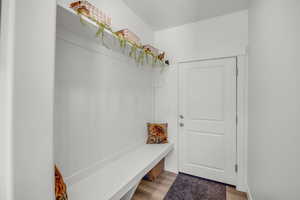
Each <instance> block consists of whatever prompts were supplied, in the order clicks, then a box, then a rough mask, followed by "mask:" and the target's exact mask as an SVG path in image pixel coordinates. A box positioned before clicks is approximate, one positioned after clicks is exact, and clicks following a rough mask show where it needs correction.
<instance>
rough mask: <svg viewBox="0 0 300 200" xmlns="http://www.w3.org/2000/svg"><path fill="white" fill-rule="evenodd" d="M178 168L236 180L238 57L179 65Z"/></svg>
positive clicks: (200, 175)
mask: <svg viewBox="0 0 300 200" xmlns="http://www.w3.org/2000/svg"><path fill="white" fill-rule="evenodd" d="M178 120H179V171H180V172H183V173H187V174H191V175H194V176H199V177H202V178H207V179H210V180H215V181H219V182H223V183H227V184H232V185H235V184H236V172H235V164H236V58H226V59H219V60H207V61H198V62H191V63H184V64H180V65H179V116H178Z"/></svg>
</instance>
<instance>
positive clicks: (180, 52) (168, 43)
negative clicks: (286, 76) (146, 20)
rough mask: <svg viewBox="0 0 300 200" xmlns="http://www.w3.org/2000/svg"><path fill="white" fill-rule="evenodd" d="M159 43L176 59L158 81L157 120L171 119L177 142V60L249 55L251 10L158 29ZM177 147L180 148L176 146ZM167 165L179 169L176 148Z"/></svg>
mask: <svg viewBox="0 0 300 200" xmlns="http://www.w3.org/2000/svg"><path fill="white" fill-rule="evenodd" d="M155 43H156V46H158V47H160V48H161V49H163V50H165V51H166V52H167V53H168V55H169V56H170V58H171V59H172V61H173V65H172V66H171V68H170V70H169V71H168V72H167V73H164V74H161V76H160V78H158V80H157V83H156V87H157V88H156V112H155V113H156V120H158V121H166V120H167V121H168V123H169V124H170V126H169V135H170V140H171V141H172V142H175V143H176V142H177V119H178V113H177V108H178V102H177V95H178V94H177V85H178V82H177V81H178V80H177V65H176V62H177V61H181V60H189V59H203V58H216V57H223V56H233V55H234V56H236V55H241V54H245V50H246V46H247V44H248V12H247V11H240V12H237V13H233V14H230V15H225V16H221V17H216V18H213V19H208V20H204V21H199V22H196V23H191V24H186V25H183V26H179V27H175V28H171V29H166V30H162V31H158V32H156V33H155ZM176 150H177V149H176ZM166 168H167V169H168V170H171V171H175V172H176V171H177V170H178V167H177V154H176V151H175V152H173V153H172V155H171V156H169V157H168V158H167V165H166Z"/></svg>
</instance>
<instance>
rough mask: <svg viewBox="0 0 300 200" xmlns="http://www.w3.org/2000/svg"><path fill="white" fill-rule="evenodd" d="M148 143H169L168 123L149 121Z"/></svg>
mask: <svg viewBox="0 0 300 200" xmlns="http://www.w3.org/2000/svg"><path fill="white" fill-rule="evenodd" d="M147 125H148V140H147V144H164V143H168V131H167V129H168V124H167V123H164V124H158V123H148V124H147Z"/></svg>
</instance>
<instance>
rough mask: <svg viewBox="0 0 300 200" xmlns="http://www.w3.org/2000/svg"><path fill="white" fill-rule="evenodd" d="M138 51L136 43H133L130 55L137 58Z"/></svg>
mask: <svg viewBox="0 0 300 200" xmlns="http://www.w3.org/2000/svg"><path fill="white" fill-rule="evenodd" d="M136 52H137V46H136V45H133V46H132V47H131V51H130V53H129V56H130V57H132V58H134V59H136Z"/></svg>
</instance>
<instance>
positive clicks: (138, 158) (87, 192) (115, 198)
mask: <svg viewBox="0 0 300 200" xmlns="http://www.w3.org/2000/svg"><path fill="white" fill-rule="evenodd" d="M173 148H174V145H173V144H145V145H142V146H140V147H138V148H137V149H136V150H134V151H132V152H129V153H128V154H126V155H124V156H123V157H122V158H120V159H117V160H115V161H113V162H111V163H109V164H107V165H106V166H105V167H103V168H101V169H99V170H98V171H97V172H96V173H94V174H92V175H90V176H88V177H87V178H85V179H83V180H81V181H80V182H78V183H74V184H73V185H71V186H69V188H68V190H69V198H70V199H72V200H83V199H84V200H108V199H109V200H119V199H121V197H122V196H124V195H125V194H126V193H127V192H128V191H129V190H130V189H132V188H133V187H134V186H135V185H136V184H138V183H139V181H140V180H141V179H142V178H143V177H144V176H145V175H146V173H147V172H148V171H150V170H151V169H152V168H153V167H154V166H155V165H156V164H157V163H158V162H159V161H160V160H161V159H163V158H164V157H166V156H167V154H168V153H169V152H170V151H172V150H173Z"/></svg>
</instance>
